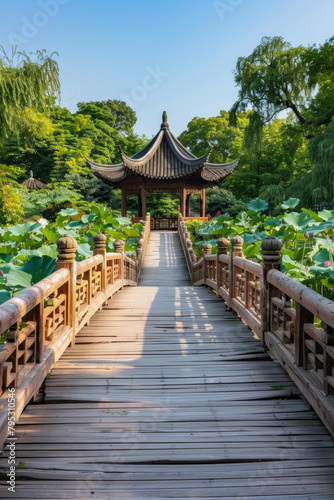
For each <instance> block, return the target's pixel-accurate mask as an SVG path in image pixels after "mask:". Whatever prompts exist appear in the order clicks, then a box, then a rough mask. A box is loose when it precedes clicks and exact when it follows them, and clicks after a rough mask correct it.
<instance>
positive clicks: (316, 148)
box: [310, 121, 334, 206]
mask: <svg viewBox="0 0 334 500" xmlns="http://www.w3.org/2000/svg"><path fill="white" fill-rule="evenodd" d="M310 153H311V159H312V163H313V169H312V177H311V183H310V184H311V187H312V197H313V201H314V202H315V203H320V204H322V203H323V202H325V204H330V206H332V205H333V200H334V121H332V123H330V125H329V126H328V127H327V128H326V131H325V132H324V133H323V134H319V135H317V136H316V137H315V138H314V139H313V140H312V142H311V144H310Z"/></svg>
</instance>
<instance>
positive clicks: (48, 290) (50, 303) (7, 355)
mask: <svg viewBox="0 0 334 500" xmlns="http://www.w3.org/2000/svg"><path fill="white" fill-rule="evenodd" d="M149 233H150V220H149V216H148V217H147V218H146V220H145V221H144V224H143V231H142V233H141V245H140V246H138V249H137V253H136V254H133V255H132V257H133V258H130V257H128V256H126V255H125V254H124V242H123V241H121V240H116V241H115V242H114V249H115V252H114V253H107V252H106V239H107V237H106V236H105V235H104V234H102V233H97V234H96V235H95V236H94V255H93V256H92V257H88V258H87V259H85V260H83V261H80V262H76V261H75V260H74V259H75V251H76V241H75V240H74V239H73V238H72V237H71V236H68V235H65V236H63V237H62V238H59V240H58V241H57V250H58V259H57V262H56V271H55V272H54V273H52V274H51V275H50V276H48V277H47V278H44V279H43V280H42V281H40V282H38V283H36V284H35V285H34V286H32V287H30V288H27V289H25V290H23V291H22V292H20V293H18V294H17V295H16V296H15V297H13V298H12V299H10V300H8V301H6V302H5V303H4V304H1V305H0V335H3V334H6V341H7V342H6V343H5V344H4V345H3V346H2V348H1V349H0V443H2V442H3V441H4V440H5V439H6V436H7V434H8V431H9V429H8V425H7V423H8V415H7V412H6V411H4V410H5V408H6V402H7V399H8V397H9V395H10V394H12V391H14V389H15V402H16V408H15V411H16V420H18V418H19V417H20V415H21V413H22V411H23V409H24V407H25V406H26V404H27V403H28V402H29V401H30V400H31V398H32V397H34V396H35V395H36V394H37V393H38V391H39V389H40V386H41V384H42V383H43V380H44V379H45V376H46V375H47V373H48V372H49V370H50V369H51V367H52V365H53V364H54V363H55V362H56V361H57V360H58V359H59V357H60V356H61V355H62V354H63V352H64V351H65V349H66V348H67V347H68V345H69V344H72V345H74V344H75V337H76V334H77V333H78V332H79V331H80V330H81V328H82V327H83V326H85V325H86V324H87V323H88V321H89V319H90V318H91V317H92V316H93V314H95V312H96V311H97V310H98V309H99V308H101V307H102V305H103V304H104V303H105V302H106V300H107V299H108V298H109V297H111V296H112V295H113V294H114V293H115V292H117V290H119V289H121V288H122V287H123V286H126V285H130V286H135V285H136V284H137V282H138V278H139V274H140V270H141V267H142V264H143V259H144V256H145V252H146V247H147V241H148V238H149Z"/></svg>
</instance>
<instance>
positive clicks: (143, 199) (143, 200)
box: [141, 187, 146, 217]
mask: <svg viewBox="0 0 334 500" xmlns="http://www.w3.org/2000/svg"><path fill="white" fill-rule="evenodd" d="M141 216H142V217H146V189H145V188H144V187H142V188H141Z"/></svg>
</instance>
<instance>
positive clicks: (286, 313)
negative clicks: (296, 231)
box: [178, 216, 334, 435]
mask: <svg viewBox="0 0 334 500" xmlns="http://www.w3.org/2000/svg"><path fill="white" fill-rule="evenodd" d="M178 231H179V236H180V240H181V244H182V247H183V251H184V255H185V258H186V262H187V267H188V270H189V275H190V278H191V281H192V284H193V285H206V286H208V287H210V288H212V289H213V290H215V292H216V293H217V294H218V295H219V296H220V297H222V298H223V300H224V301H225V302H226V306H227V307H228V308H229V309H231V310H233V311H235V313H237V314H238V315H239V316H240V317H241V319H242V320H243V321H244V322H245V323H246V324H247V325H248V326H249V327H250V328H251V329H252V330H253V331H254V332H255V334H256V335H257V336H258V338H259V339H260V341H261V343H262V345H263V346H265V347H267V348H268V349H269V350H270V352H271V353H272V354H273V355H274V356H275V358H276V359H277V360H278V361H279V362H280V363H281V365H282V366H283V367H284V368H285V370H286V371H287V372H288V374H289V375H290V377H291V379H292V380H293V381H294V382H295V384H296V385H297V387H298V388H299V390H300V391H301V392H302V394H303V395H304V396H305V398H306V399H307V400H308V402H309V403H310V404H311V406H312V407H313V408H314V410H315V411H316V412H317V413H318V415H319V416H320V418H321V419H322V420H323V422H324V423H325V425H326V426H327V428H328V429H329V430H330V432H331V433H332V434H333V435H334V302H332V301H330V300H328V299H326V298H325V297H323V296H322V295H320V294H318V293H317V292H315V291H313V290H311V289H310V288H308V287H307V286H305V285H302V284H301V283H299V282H297V281H296V280H293V279H291V278H289V277H288V276H286V275H285V274H283V273H282V272H280V260H281V253H280V250H281V247H282V243H281V242H280V241H279V240H277V239H276V238H274V237H272V236H270V237H268V238H266V239H265V240H264V241H263V243H262V251H263V252H262V253H263V260H262V263H261V264H258V263H255V262H252V261H250V260H247V259H245V258H244V257H243V255H242V245H243V240H242V238H240V236H237V237H235V238H231V241H230V242H229V241H228V240H227V239H225V238H221V239H218V240H217V254H215V255H211V250H212V247H211V245H210V244H204V245H203V257H202V258H201V259H199V260H197V257H196V255H195V253H194V250H193V247H192V242H191V240H190V238H189V233H188V231H187V228H186V225H185V221H184V219H183V217H182V216H179V225H178ZM228 247H231V250H230V252H229V254H228V252H227V249H228Z"/></svg>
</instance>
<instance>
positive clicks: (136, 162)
mask: <svg viewBox="0 0 334 500" xmlns="http://www.w3.org/2000/svg"><path fill="white" fill-rule="evenodd" d="M163 136H164V131H163V130H160V132H159V133H158V134H157V135H156V140H155V141H154V139H152V141H154V142H153V144H152V147H151V148H149V150H148V151H147V153H146V154H145V155H144V156H141V157H140V158H129V156H127V155H126V154H125V153H124V152H123V150H122V148H121V147H119V148H120V151H121V155H122V160H123V163H124V165H125V166H126V167H130V168H131V165H132V166H135V165H140V164H142V163H146V162H147V161H148V160H150V159H151V158H152V156H153V155H154V153H155V152H156V151H157V149H158V148H159V146H160V144H161V141H162V139H163ZM152 141H151V142H152ZM151 142H150V143H151ZM150 143H149V144H150ZM147 146H148V144H147ZM143 149H144V148H143Z"/></svg>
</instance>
